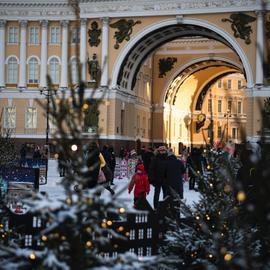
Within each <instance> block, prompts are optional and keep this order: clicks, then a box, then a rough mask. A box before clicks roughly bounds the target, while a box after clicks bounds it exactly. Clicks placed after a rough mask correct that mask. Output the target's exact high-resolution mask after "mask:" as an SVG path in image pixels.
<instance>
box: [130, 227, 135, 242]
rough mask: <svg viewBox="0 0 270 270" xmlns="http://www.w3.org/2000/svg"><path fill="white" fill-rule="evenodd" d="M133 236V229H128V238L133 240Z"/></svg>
mask: <svg viewBox="0 0 270 270" xmlns="http://www.w3.org/2000/svg"><path fill="white" fill-rule="evenodd" d="M135 236H136V234H135V230H133V229H132V230H130V231H129V239H130V240H135Z"/></svg>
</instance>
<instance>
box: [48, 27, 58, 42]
mask: <svg viewBox="0 0 270 270" xmlns="http://www.w3.org/2000/svg"><path fill="white" fill-rule="evenodd" d="M50 43H51V44H59V43H60V27H58V26H55V27H51V31H50Z"/></svg>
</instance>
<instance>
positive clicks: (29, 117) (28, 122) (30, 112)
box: [25, 107, 37, 129]
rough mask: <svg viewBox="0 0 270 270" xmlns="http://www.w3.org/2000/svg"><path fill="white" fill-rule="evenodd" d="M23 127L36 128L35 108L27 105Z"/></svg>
mask: <svg viewBox="0 0 270 270" xmlns="http://www.w3.org/2000/svg"><path fill="white" fill-rule="evenodd" d="M25 128H26V129H35V128H37V108H34V107H28V108H26V112H25Z"/></svg>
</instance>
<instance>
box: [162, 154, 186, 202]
mask: <svg viewBox="0 0 270 270" xmlns="http://www.w3.org/2000/svg"><path fill="white" fill-rule="evenodd" d="M184 173H185V166H184V164H183V162H182V161H181V160H179V159H177V158H176V156H175V155H174V153H173V152H168V158H167V173H166V183H167V185H168V187H169V190H170V189H173V190H174V191H175V192H176V193H177V194H178V195H179V196H180V198H181V199H183V174H184ZM169 190H168V193H169V194H170V193H171V192H170V191H169Z"/></svg>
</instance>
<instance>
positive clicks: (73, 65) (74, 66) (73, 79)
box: [71, 58, 78, 84]
mask: <svg viewBox="0 0 270 270" xmlns="http://www.w3.org/2000/svg"><path fill="white" fill-rule="evenodd" d="M71 82H72V84H76V83H78V61H77V59H76V58H73V59H72V61H71Z"/></svg>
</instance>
